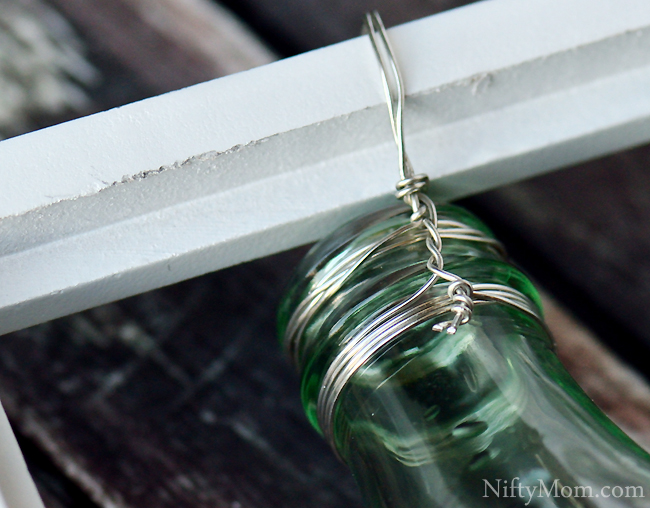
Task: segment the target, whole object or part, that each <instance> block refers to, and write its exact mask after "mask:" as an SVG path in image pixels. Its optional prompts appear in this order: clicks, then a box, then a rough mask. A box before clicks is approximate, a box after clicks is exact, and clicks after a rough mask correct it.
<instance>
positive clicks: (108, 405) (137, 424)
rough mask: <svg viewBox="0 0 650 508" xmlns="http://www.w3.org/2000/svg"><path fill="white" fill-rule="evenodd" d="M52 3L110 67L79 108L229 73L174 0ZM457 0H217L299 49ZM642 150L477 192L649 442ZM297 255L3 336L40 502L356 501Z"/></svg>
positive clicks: (602, 393) (586, 366) (648, 239)
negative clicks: (307, 369)
mask: <svg viewBox="0 0 650 508" xmlns="http://www.w3.org/2000/svg"><path fill="white" fill-rule="evenodd" d="M50 3H51V5H52V6H53V7H55V8H56V9H58V10H59V12H61V13H62V14H63V15H65V16H66V18H67V19H68V20H69V21H70V22H71V23H72V24H73V25H74V27H75V29H76V30H77V32H78V33H79V34H80V36H81V37H82V38H83V39H84V41H85V42H86V43H87V45H88V47H89V58H90V60H91V62H92V63H93V64H94V65H95V66H96V67H97V69H98V70H99V71H100V72H101V74H102V75H103V80H102V81H101V82H100V83H98V84H97V86H95V87H94V88H89V89H88V90H87V92H88V94H89V96H90V97H91V99H92V102H91V105H90V106H89V108H88V111H87V112H91V111H93V110H101V109H105V108H108V107H113V106H117V105H120V104H123V103H126V102H131V101H133V100H137V99H140V98H143V97H146V96H149V95H154V94H157V93H160V92H163V91H167V90H172V89H175V88H178V87H181V86H186V85H190V84H193V83H195V82H198V81H201V80H205V79H209V78H211V77H216V76H218V75H219V74H220V73H223V72H224V66H223V65H222V63H223V62H219V61H218V60H219V57H218V55H217V56H215V54H213V53H211V52H209V51H205V50H204V49H201V48H203V46H202V44H201V42H202V41H201V40H200V39H201V38H209V37H212V36H213V35H214V34H213V33H212V32H210V30H203V29H201V30H198V31H197V33H196V38H195V39H194V40H193V39H191V38H189V39H182V38H181V39H179V38H178V37H176V35H177V34H178V33H179V32H180V30H174V23H176V24H183V23H189V21H187V20H188V19H195V18H192V16H189V14H188V16H189V17H187V16H184V15H181V14H179V11H178V10H175V8H173V9H172V8H171V7H174V3H175V2H174V1H173V0H160V3H161V4H165V5H167V6H171V7H170V10H169V11H168V12H169V13H170V14H169V19H168V20H167V21H168V22H169V23H170V24H171V25H168V26H167V28H165V29H161V28H160V27H161V26H163V25H164V24H162V25H161V24H160V23H159V24H157V25H155V26H154V25H151V24H150V21H149V20H148V17H147V16H146V15H144V14H143V13H145V14H146V8H147V5H148V4H151V2H147V1H146V0H103V1H99V2H92V5H91V3H89V2H82V1H80V0H50ZM154 3H155V2H154ZM177 3H178V5H181V4H183V2H177ZM465 3H468V2H464V1H458V0H427V1H425V0H408V1H405V0H376V1H369V0H363V1H359V2H339V1H334V0H309V1H307V0H276V1H270V0H238V1H234V0H228V1H226V2H223V3H222V4H223V5H226V6H227V7H229V8H230V9H232V11H234V12H235V13H236V14H237V15H238V16H239V17H240V18H241V20H243V22H244V23H245V24H247V25H248V26H249V27H250V28H251V30H252V31H254V32H255V33H256V34H257V35H258V36H259V37H260V38H261V39H262V40H263V41H264V43H265V44H267V45H268V47H269V48H271V51H273V52H275V53H276V54H277V55H279V56H289V55H291V54H295V53H299V52H303V51H307V50H310V49H313V48H317V47H320V46H323V45H326V44H331V43H334V42H338V41H341V40H344V39H347V38H350V37H354V36H356V35H357V33H358V31H359V25H360V19H361V17H362V14H363V13H364V12H366V11H368V10H371V9H379V10H380V11H381V13H382V15H383V17H384V19H385V21H386V23H387V24H388V25H393V24H397V23H402V22H405V21H408V20H411V19H415V18H419V17H422V16H426V15H429V14H433V13H436V12H439V11H441V10H444V9H448V8H452V7H455V6H459V5H462V4H465ZM189 4H192V2H189ZM179 8H180V7H179ZM181 11H182V8H181ZM169 26H171V29H170V28H169ZM174 34H176V35H174ZM269 55H271V52H269ZM241 58H245V57H244V56H242V57H241ZM260 86H264V85H263V83H260ZM54 120H56V119H54ZM45 121H53V119H51V118H48V119H47V120H42V121H41V123H43V122H45ZM649 158H650V149H649V148H648V147H642V148H638V149H635V150H630V151H628V152H626V153H623V154H618V155H614V156H611V157H608V158H605V159H602V160H598V161H594V162H591V163H588V164H583V165H581V166H579V167H576V168H568V169H565V170H561V171H558V172H556V173H554V174H550V175H546V176H543V177H539V178H536V179H534V180H530V181H527V182H523V183H520V184H516V185H511V186H508V187H506V188H502V189H499V190H497V191H493V192H490V193H487V194H484V195H481V196H477V197H474V198H471V199H468V200H466V204H467V205H468V206H469V207H470V208H473V209H475V210H477V211H478V212H480V213H481V214H482V215H483V216H484V217H485V218H486V219H487V220H488V222H490V224H491V225H492V227H493V228H494V229H495V230H496V231H497V232H498V233H499V234H500V235H501V237H502V238H503V239H504V240H505V242H506V244H507V246H508V248H509V250H510V251H511V253H512V254H513V255H514V257H515V259H516V261H517V262H518V263H519V264H521V265H522V266H523V267H524V268H525V269H526V270H528V271H529V272H530V273H532V275H533V276H534V277H535V278H537V280H539V281H540V282H541V283H542V285H543V286H544V287H545V288H546V289H547V290H549V291H550V292H551V293H552V294H553V295H554V297H555V298H556V299H558V300H559V301H560V302H561V303H562V304H563V305H564V306H566V307H567V308H569V309H570V310H571V312H572V313H573V314H574V315H575V316H577V317H578V319H579V320H581V321H582V322H583V323H584V324H586V328H585V327H584V326H583V325H581V324H579V323H577V322H576V321H575V320H574V318H572V317H571V316H569V315H568V314H567V313H566V312H564V311H562V310H559V309H558V308H557V307H556V306H554V305H553V304H550V312H549V321H550V325H551V327H552V328H554V329H555V331H556V335H557V338H558V343H559V347H560V354H561V356H562V359H563V360H564V361H565V363H566V364H567V366H568V367H569V369H570V370H571V372H572V373H573V374H574V375H575V376H576V377H577V379H578V380H579V382H581V383H582V385H583V386H584V387H585V389H586V390H587V391H588V393H590V395H591V396H592V397H594V398H595V399H596V401H597V402H598V403H600V404H601V406H602V407H603V408H604V409H606V410H607V411H608V412H609V413H610V414H611V415H612V417H613V418H615V419H616V421H618V422H619V423H620V424H621V425H623V426H624V428H625V429H626V430H628V431H629V432H630V433H631V434H632V435H634V436H635V437H636V438H637V439H639V440H640V441H641V442H642V443H644V444H645V445H648V444H650V391H649V390H648V388H647V386H646V384H645V381H644V379H643V376H647V375H648V372H649V371H648V368H647V366H646V359H647V357H648V351H649V350H650V313H648V312H646V311H645V308H644V307H645V305H646V302H647V300H648V298H647V296H648V288H649V287H650V176H649V175H650V173H648V171H647V169H646V167H647V162H648V159H649ZM302 253H303V249H298V250H295V251H291V252H288V253H283V254H278V255H276V256H273V257H270V258H266V259H262V260H258V261H255V262H251V263H247V264H245V265H241V266H237V267H234V268H230V269H228V270H223V271H221V272H219V273H215V274H212V275H208V276H205V277H201V278H198V279H195V280H191V281H187V282H184V283H181V284H178V285H175V286H172V287H169V288H165V289H161V290H159V291H154V292H151V293H147V294H144V295H141V296H137V297H134V298H130V299H128V300H124V301H121V302H117V303H114V304H110V305H106V306H103V307H99V308H96V309H92V310H89V311H87V312H83V313H81V314H77V315H73V316H70V317H67V318H63V319H59V320H56V321H54V322H50V323H46V324H43V325H40V326H37V327H34V328H31V329H28V330H24V331H21V332H17V333H14V334H11V335H9V336H6V337H3V339H2V341H0V398H1V399H2V401H3V403H4V405H5V408H6V410H7V412H8V414H9V416H10V418H11V420H12V422H13V424H14V427H15V429H16V431H17V433H18V435H19V438H20V442H21V445H22V446H23V449H24V450H25V453H26V455H27V458H28V462H29V465H30V468H31V470H32V472H33V475H34V477H35V479H36V481H37V484H38V487H39V489H40V491H41V493H42V495H43V498H44V500H45V502H46V504H47V506H48V507H49V508H73V507H82V506H83V507H92V506H102V507H107V508H108V507H128V508H135V507H146V508H158V507H160V508H162V507H175V508H184V507H187V508H189V507H192V508H198V507H211V508H221V507H224V508H225V507H228V508H262V507H271V506H285V507H296V508H298V507H300V508H309V507H314V508H316V507H318V508H334V507H337V508H340V507H350V508H352V507H355V506H360V503H359V497H358V493H357V491H356V487H355V485H354V482H353V481H352V479H351V478H350V476H349V474H348V472H347V471H346V469H345V468H344V467H343V466H342V465H341V464H339V463H338V462H337V461H336V459H334V457H333V456H332V454H331V453H330V452H329V450H328V449H327V446H326V445H325V444H324V443H323V442H322V440H321V439H320V437H319V436H317V435H316V433H315V432H314V431H312V430H311V428H310V427H309V425H308V423H307V422H306V420H305V418H304V416H303V412H302V408H301V406H300V402H299V398H298V384H297V378H296V376H295V374H294V373H293V371H292V369H291V367H290V365H289V363H288V362H287V361H286V360H285V359H284V357H283V355H282V353H281V352H280V350H279V348H278V346H277V339H276V337H275V311H276V305H277V302H278V299H279V298H280V296H281V293H282V287H283V284H284V282H285V281H286V280H287V279H288V276H289V273H290V272H291V270H292V268H293V267H294V266H295V264H296V262H297V260H298V259H299V258H300V256H301V255H302ZM593 334H595V335H597V336H598V338H599V339H600V341H602V343H603V344H604V345H601V344H598V343H597V342H596V340H595V339H594V335H593ZM612 351H614V353H612ZM617 356H618V357H620V358H622V360H623V362H620V361H619V360H617V359H616V357H617ZM625 363H627V364H628V365H632V366H634V367H636V369H637V371H638V374H635V373H634V372H633V371H631V370H630V369H629V367H627V366H626V365H625Z"/></svg>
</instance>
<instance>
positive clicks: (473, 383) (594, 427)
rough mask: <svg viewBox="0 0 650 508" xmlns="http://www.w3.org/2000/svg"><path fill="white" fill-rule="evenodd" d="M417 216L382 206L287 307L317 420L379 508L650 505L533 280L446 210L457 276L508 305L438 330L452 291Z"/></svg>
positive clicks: (638, 456)
mask: <svg viewBox="0 0 650 508" xmlns="http://www.w3.org/2000/svg"><path fill="white" fill-rule="evenodd" d="M409 214H410V210H408V209H407V208H406V207H404V206H401V207H395V208H391V209H388V210H382V211H379V212H376V213H373V214H370V215H367V216H364V217H361V218H359V219H356V220H354V221H353V222H351V223H349V224H347V225H345V226H343V227H342V228H340V229H339V230H338V231H336V232H334V233H333V234H332V235H331V236H329V237H328V238H326V239H324V240H323V241H321V242H320V243H318V244H317V245H316V246H315V247H314V248H313V249H312V250H311V251H310V253H309V254H308V255H307V257H306V258H305V259H304V261H303V262H302V264H301V265H300V267H299V268H298V270H297V273H296V274H295V276H294V279H293V281H292V283H291V285H290V289H289V291H288V293H287V295H286V297H285V299H284V300H283V302H282V304H281V310H280V317H279V331H280V336H281V337H283V338H284V339H283V340H284V342H285V346H286V347H287V349H288V350H289V352H290V354H291V356H292V357H293V359H294V361H295V363H296V365H297V367H298V370H299V372H300V376H301V381H302V399H303V403H304V406H305V409H306V412H307V415H308V418H309V420H310V421H311V422H312V424H313V425H314V426H315V427H316V429H318V430H319V431H320V432H322V433H323V434H324V435H325V437H326V438H327V439H328V440H329V441H330V442H331V444H332V446H333V448H334V450H335V452H336V453H337V454H338V455H339V457H340V458H341V459H342V460H343V461H344V462H345V463H346V464H347V465H348V466H349V467H350V468H351V470H352V473H353V474H354V476H355V478H356V480H357V482H358V484H359V486H360V488H361V492H362V495H363V498H364V500H365V504H366V506H368V507H371V508H425V507H426V508H434V507H441V508H442V507H445V508H450V507H453V508H465V507H467V508H470V507H471V508H478V507H519V506H522V507H523V506H530V507H566V508H569V507H621V506H626V507H645V506H650V497H649V496H650V456H649V455H648V454H647V453H646V452H645V451H643V450H642V449H641V448H640V447H639V446H638V445H637V444H635V443H634V442H633V441H632V440H631V439H630V438H628V437H627V436H626V435H625V434H624V433H623V432H622V431H621V430H620V429H619V428H618V427H617V426H616V425H614V424H613V423H612V422H611V421H610V420H609V419H608V418H607V417H606V416H605V415H604V414H603V413H602V412H601V411H600V410H599V409H598V408H597V407H596V406H595V405H594V404H593V402H592V401H591V400H590V399H589V398H588V397H587V396H586V395H585V393H584V392H583V391H582V390H581V389H580V387H579V386H578V385H577V384H576V383H575V381H574V380H573V379H572V378H571V377H570V375H569V374H568V373H567V372H566V370H565V369H564V367H563V366H562V365H561V364H560V362H559V361H558V359H557V357H556V355H555V352H554V346H553V342H552V339H551V337H550V336H549V334H548V332H547V330H546V328H545V326H544V324H543V322H542V321H541V318H539V317H538V316H539V314H541V308H540V303H539V296H538V294H537V292H536V290H535V289H534V287H533V286H532V284H531V283H530V281H529V280H528V279H527V278H526V277H525V276H524V275H523V274H522V273H521V272H520V271H519V270H518V269H517V268H515V267H514V266H512V265H511V264H509V263H508V262H507V261H506V259H505V257H504V255H503V253H502V252H500V251H499V249H498V248H497V247H496V244H495V243H491V242H490V241H489V239H490V238H491V233H490V232H489V230H488V229H487V228H486V227H485V225H483V224H482V223H481V222H480V221H479V220H478V219H476V218H475V217H474V216H473V215H471V214H470V213H469V212H467V211H465V210H463V209H461V208H458V207H454V206H449V205H447V206H441V207H439V208H438V218H439V228H440V232H441V235H442V236H443V237H444V236H445V231H446V230H451V231H452V232H455V233H454V234H450V235H448V236H449V237H448V238H445V239H444V241H443V243H442V255H443V258H444V267H445V270H449V271H450V272H453V273H454V274H455V275H457V276H459V277H461V278H462V279H464V280H467V281H470V282H471V283H472V284H473V285H474V287H475V288H483V290H484V292H485V293H486V294H492V295H496V298H495V299H492V300H490V299H489V298H486V299H485V301H483V302H479V303H477V304H476V306H475V307H474V309H473V312H472V316H471V319H470V320H469V321H468V322H467V323H466V324H462V326H459V327H458V329H457V331H456V333H454V334H450V333H447V332H445V331H441V332H438V331H434V330H432V328H433V327H434V325H435V324H436V323H439V322H440V321H441V320H448V319H450V318H451V317H453V315H454V314H453V312H452V310H453V309H452V307H453V305H451V304H449V303H448V301H449V297H448V294H449V286H450V282H449V281H445V280H442V279H440V280H437V281H436V283H435V284H433V285H430V286H429V287H427V286H426V283H427V280H430V277H431V271H430V268H428V267H427V259H429V255H430V250H428V249H427V246H426V234H423V232H422V229H423V228H421V227H417V224H415V225H414V224H413V222H412V221H411V220H412V219H410V218H409ZM470 229H473V230H476V231H478V232H480V233H481V234H482V235H484V236H485V239H486V240H485V241H478V242H477V241H474V239H473V238H471V235H468V234H466V232H467V231H468V230H470ZM423 287H425V290H424V291H422V290H421V288H423ZM500 287H507V288H512V289H514V290H516V294H520V295H522V296H521V298H520V299H519V300H521V301H522V302H523V300H526V302H527V303H526V305H523V303H522V304H521V305H520V304H518V302H519V300H517V299H516V298H515V299H512V298H511V299H510V300H507V299H506V300H507V301H506V300H500V299H499V298H498V297H499V295H498V294H496V293H498V292H499V288H500ZM418 291H420V293H418ZM477 291H478V289H477ZM415 294H419V296H418V297H417V298H416V299H413V295H415ZM479 300H480V298H479ZM445 302H447V303H445ZM531 309H532V310H531ZM369 344H371V346H369Z"/></svg>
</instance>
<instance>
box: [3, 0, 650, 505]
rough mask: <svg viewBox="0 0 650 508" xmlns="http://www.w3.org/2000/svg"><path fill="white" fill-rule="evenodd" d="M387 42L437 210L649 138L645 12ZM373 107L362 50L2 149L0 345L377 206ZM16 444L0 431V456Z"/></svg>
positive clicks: (441, 26)
mask: <svg viewBox="0 0 650 508" xmlns="http://www.w3.org/2000/svg"><path fill="white" fill-rule="evenodd" d="M390 37H391V40H392V41H393V43H394V46H395V50H396V53H397V58H398V60H399V62H400V64H401V67H402V70H403V74H404V80H405V83H406V88H407V95H408V98H407V109H406V113H405V122H406V139H407V149H408V151H409V154H410V157H411V160H412V162H413V163H414V166H415V168H416V171H419V172H426V173H427V174H428V175H429V176H430V177H431V179H432V181H433V185H434V188H435V189H436V192H437V193H438V194H439V195H440V196H441V197H443V198H445V199H452V198H456V197H459V196H464V195H467V194H470V193H473V192H478V191H481V190H485V189H488V188H491V187H495V186H498V185H501V184H504V183H507V182H511V181H514V180H518V179H521V178H525V177H527V176H531V175H534V174H537V173H540V172H543V171H547V170H550V169H553V168H557V167H560V166H564V165H568V164H571V163H575V162H578V161H582V160H585V159H588V158H592V157H597V156H600V155H603V154H606V153H609V152H612V151H616V150H620V149H622V148H626V147H629V146H633V145H636V144H640V143H644V142H647V141H648V140H650V93H649V91H650V2H648V1H647V0H526V1H525V2H522V1H521V0H491V1H486V2H481V3H477V4H473V5H471V6H468V7H465V8H461V9H456V10H454V11H449V12H446V13H443V14H440V15H437V16H433V17H430V18H426V19H423V20H420V21H417V22H413V23H409V24H407V25H403V26H400V27H397V28H395V29H392V30H391V31H390ZM383 101H384V98H383V95H382V89H381V84H380V80H379V71H378V67H377V63H376V61H375V57H374V55H373V53H372V50H371V48H370V44H369V42H368V40H366V39H365V38H358V39H354V40H351V41H347V42H344V43H342V44H338V45H335V46H331V47H328V48H324V49H322V50H318V51H314V52H311V53H307V54H304V55H300V56H298V57H295V58H290V59H287V60H284V61H280V62H277V63H274V64H270V65H267V66H264V67H260V68H257V69H253V70H251V71H247V72H243V73H240V74H236V75H232V76H228V77H226V78H222V79H218V80H215V81H212V82H208V83H203V84H200V85H197V86H194V87H190V88H187V89H184V90H180V91H177V92H173V93H170V94H166V95H163V96H160V97H155V98H152V99H148V100H145V101H142V102H139V103H135V104H131V105H128V106H125V107H122V108H119V109H115V110H111V111H107V112H104V113H100V114H97V115H94V116H91V117H87V118H83V119H79V120H75V121H73V122H69V123H66V124H63V125H59V126H56V127H52V128H49V129H44V130H42V131H38V132H34V133H31V134H28V135H25V136H21V137H18V138H13V139H9V140H6V141H3V142H2V143H0V273H1V274H2V279H3V283H2V289H0V333H4V332H8V331H11V330H16V329H19V328H22V327H25V326H29V325H32V324H36V323H39V322H42V321H45V320H48V319H52V318H55V317H58V316H62V315H65V314H69V313H72V312H75V311H79V310H82V309H85V308H88V307H91V306H95V305H99V304H101V303H105V302H108V301H112V300H115V299H119V298H123V297H126V296H129V295H133V294H136V293H138V292H142V291H146V290H149V289H153V288H157V287H160V286H163V285H166V284H170V283H173V282H177V281H180V280H183V279H186V278H189V277H193V276H196V275H200V274H203V273H206V272H209V271H212V270H216V269H219V268H222V267H225V266H229V265H232V264H234V263H239V262H242V261H246V260H249V259H253V258H255V257H258V256H263V255H266V254H270V253H273V252H277V251H279V250H282V249H287V248H290V247H293V246H296V245H299V244H303V243H306V242H309V241H312V240H315V239H317V238H318V237H320V236H321V235H323V234H325V233H327V232H328V231H330V230H331V229H332V228H334V227H335V226H336V225H338V224H340V223H341V222H342V221H344V220H346V219H347V218H349V217H350V216H352V215H354V214H356V213H359V212H361V211H363V210H365V209H369V208H372V207H377V206H381V205H382V204H383V203H385V202H390V201H391V200H392V199H393V198H392V197H391V196H390V195H389V191H390V189H391V188H392V186H393V185H394V182H395V181H396V179H397V165H396V154H395V149H394V146H393V144H392V140H391V136H390V130H389V123H388V118H387V113H386V111H385V105H384V102H383ZM0 416H1V415H0ZM0 423H1V422H0ZM12 439H13V437H12V436H11V435H10V434H8V433H7V432H0V450H1V449H2V443H3V442H5V443H10V444H11V442H13V441H11V440H12ZM8 446H9V445H8ZM2 460H5V459H4V458H0V462H1V461H2ZM8 460H9V459H8ZM11 460H14V459H11ZM1 469H2V464H0V470H1ZM0 489H2V492H5V490H4V489H5V487H4V486H3V485H0ZM5 497H6V498H7V499H9V498H8V496H7V495H6V492H5ZM7 502H8V506H9V507H10V508H15V507H17V506H20V507H21V508H29V507H31V506H34V507H35V506H38V503H37V502H36V501H33V502H31V504H30V502H27V501H24V500H23V501H21V503H19V504H17V503H15V502H14V503H12V502H11V501H9V500H8V501H7ZM0 506H1V505H0Z"/></svg>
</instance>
